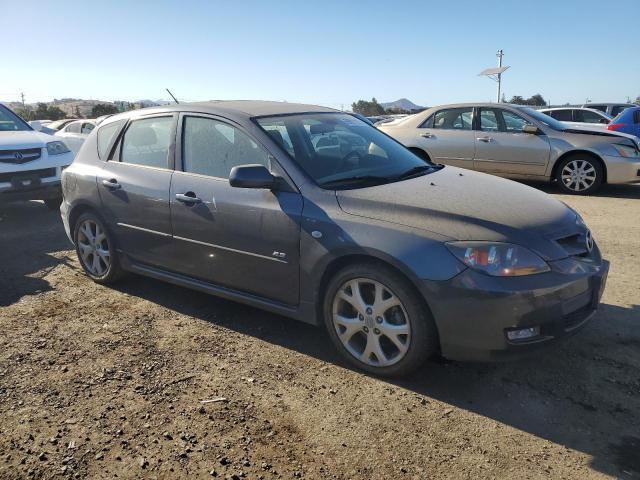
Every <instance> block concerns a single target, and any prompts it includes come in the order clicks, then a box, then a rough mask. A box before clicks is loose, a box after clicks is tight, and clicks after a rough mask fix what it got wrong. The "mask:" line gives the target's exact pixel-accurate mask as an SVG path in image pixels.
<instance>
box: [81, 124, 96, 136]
mask: <svg viewBox="0 0 640 480" xmlns="http://www.w3.org/2000/svg"><path fill="white" fill-rule="evenodd" d="M94 127H95V125H94V124H93V123H83V124H82V128H81V129H80V133H84V134H85V135H89V134H90V133H91V130H93V129H94Z"/></svg>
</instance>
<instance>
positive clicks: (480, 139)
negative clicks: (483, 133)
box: [476, 137, 493, 143]
mask: <svg viewBox="0 0 640 480" xmlns="http://www.w3.org/2000/svg"><path fill="white" fill-rule="evenodd" d="M476 140H478V141H479V142H485V143H489V142H490V141H492V140H493V138H491V137H478V138H476Z"/></svg>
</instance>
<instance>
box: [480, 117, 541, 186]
mask: <svg viewBox="0 0 640 480" xmlns="http://www.w3.org/2000/svg"><path fill="white" fill-rule="evenodd" d="M478 110H479V114H478V120H477V121H476V130H475V132H474V133H475V134H476V140H475V142H476V144H475V160H474V164H475V168H476V169H477V170H480V171H483V172H488V173H495V174H500V175H502V174H504V175H507V176H508V175H525V176H526V175H544V174H545V171H546V169H547V164H548V162H549V154H550V146H549V141H548V139H547V137H546V136H545V135H532V134H530V133H524V132H523V131H522V129H523V127H524V126H525V125H530V123H529V122H528V121H527V120H526V119H524V118H523V117H521V116H520V115H518V114H517V113H515V112H512V111H511V110H505V109H503V108H494V107H482V108H479V109H478Z"/></svg>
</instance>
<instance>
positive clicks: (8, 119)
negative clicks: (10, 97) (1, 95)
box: [0, 105, 31, 132]
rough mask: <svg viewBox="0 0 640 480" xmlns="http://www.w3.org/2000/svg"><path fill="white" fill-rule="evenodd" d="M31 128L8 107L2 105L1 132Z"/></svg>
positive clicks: (0, 109)
mask: <svg viewBox="0 0 640 480" xmlns="http://www.w3.org/2000/svg"><path fill="white" fill-rule="evenodd" d="M24 130H31V127H30V126H29V125H28V124H27V122H25V121H24V120H22V119H21V118H20V117H19V116H17V115H16V114H15V113H13V112H12V111H11V110H9V109H8V108H5V107H3V106H2V105H0V132H17V131H24Z"/></svg>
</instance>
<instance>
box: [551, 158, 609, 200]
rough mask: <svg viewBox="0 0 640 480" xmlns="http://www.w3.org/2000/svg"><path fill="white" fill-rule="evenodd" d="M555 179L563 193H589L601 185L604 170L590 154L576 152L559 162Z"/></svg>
mask: <svg viewBox="0 0 640 480" xmlns="http://www.w3.org/2000/svg"><path fill="white" fill-rule="evenodd" d="M555 179H556V182H557V183H558V186H559V187H560V190H562V191H563V192H564V193H570V194H572V195H590V194H592V193H594V192H595V191H596V190H598V189H599V188H600V185H602V182H603V180H604V170H603V168H602V164H601V163H600V162H599V161H598V160H596V159H595V158H593V157H592V156H590V155H584V154H579V153H577V154H574V155H571V156H569V157H567V158H565V159H564V160H562V161H561V162H560V165H558V169H557V170H556V178H555Z"/></svg>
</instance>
